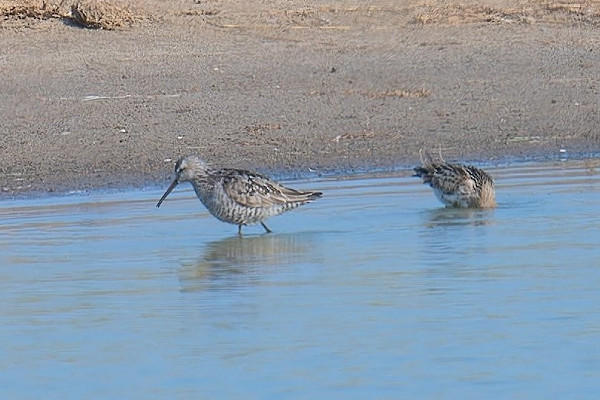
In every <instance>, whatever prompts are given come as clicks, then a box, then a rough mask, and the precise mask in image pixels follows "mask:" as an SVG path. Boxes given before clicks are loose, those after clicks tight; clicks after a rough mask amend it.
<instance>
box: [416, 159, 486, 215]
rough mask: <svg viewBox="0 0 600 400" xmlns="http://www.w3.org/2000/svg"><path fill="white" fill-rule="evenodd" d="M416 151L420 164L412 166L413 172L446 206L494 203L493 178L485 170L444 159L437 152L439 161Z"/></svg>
mask: <svg viewBox="0 0 600 400" xmlns="http://www.w3.org/2000/svg"><path fill="white" fill-rule="evenodd" d="M419 154H420V156H421V163H422V165H421V166H420V167H416V168H415V169H414V171H415V175H414V176H418V177H420V178H422V179H423V183H426V184H429V186H431V188H432V189H433V192H434V193H435V195H436V196H437V198H438V199H439V200H440V201H441V202H442V203H444V204H445V205H446V207H458V208H494V207H496V194H495V189H494V179H493V178H492V177H491V176H490V175H489V174H488V173H487V172H485V171H483V170H482V169H479V168H476V167H474V166H472V165H464V164H450V163H447V162H446V161H444V159H443V158H442V155H441V153H440V160H439V161H434V160H433V157H431V155H430V154H429V153H426V152H423V150H421V151H420V152H419Z"/></svg>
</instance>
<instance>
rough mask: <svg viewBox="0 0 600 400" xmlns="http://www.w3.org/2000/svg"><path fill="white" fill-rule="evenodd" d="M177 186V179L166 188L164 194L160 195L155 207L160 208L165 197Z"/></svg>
mask: <svg viewBox="0 0 600 400" xmlns="http://www.w3.org/2000/svg"><path fill="white" fill-rule="evenodd" d="M178 184H179V182H178V181H177V179H175V180H174V181H173V182H172V183H171V185H170V186H169V187H168V188H167V191H166V192H165V194H163V195H162V197H161V198H160V200H159V201H158V203H156V207H157V208H158V207H160V205H161V204H162V202H163V201H165V199H166V198H167V196H168V195H169V193H171V192H172V191H173V189H175V186H177V185H178Z"/></svg>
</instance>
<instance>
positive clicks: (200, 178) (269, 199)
mask: <svg viewBox="0 0 600 400" xmlns="http://www.w3.org/2000/svg"><path fill="white" fill-rule="evenodd" d="M181 182H190V183H191V184H192V186H193V187H194V191H195V192H196V195H197V196H198V198H199V199H200V201H201V202H202V204H204V206H205V207H206V208H207V209H208V211H209V212H210V213H211V214H212V215H214V216H215V217H216V218H218V219H219V220H221V221H223V222H228V223H230V224H235V225H237V226H238V235H240V236H241V235H242V226H243V225H250V224H255V223H258V222H260V224H261V225H262V226H263V228H265V231H266V232H267V233H271V232H272V231H271V230H270V229H269V228H268V227H267V225H265V223H264V222H263V221H264V220H266V219H267V218H269V217H272V216H274V215H279V214H281V213H283V212H285V211H288V210H291V209H293V208H296V207H298V206H300V205H302V204H306V203H309V202H311V201H313V200H315V199H317V198H319V197H321V196H322V195H323V193H321V192H301V191H298V190H294V189H290V188H287V187H285V186H283V185H281V184H279V183H277V182H275V181H273V180H271V179H269V178H267V177H266V176H263V175H259V174H257V173H254V172H250V171H244V170H240V169H232V168H224V169H219V170H215V169H212V168H210V167H209V166H208V165H207V164H206V163H205V162H204V161H203V160H202V159H201V158H200V157H198V156H187V157H183V158H180V159H179V161H177V164H175V180H174V181H173V183H171V185H170V186H169V187H168V188H167V191H166V192H165V194H163V196H162V197H161V198H160V200H159V201H158V204H156V207H160V205H161V203H162V202H163V201H164V200H165V199H166V198H167V196H168V195H169V193H171V191H173V189H175V186H177V185H178V184H179V183H181Z"/></svg>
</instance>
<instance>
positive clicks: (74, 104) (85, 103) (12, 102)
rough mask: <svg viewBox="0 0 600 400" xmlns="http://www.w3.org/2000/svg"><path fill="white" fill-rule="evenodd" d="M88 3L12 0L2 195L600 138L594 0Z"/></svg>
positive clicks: (550, 146) (575, 148)
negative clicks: (212, 168)
mask: <svg viewBox="0 0 600 400" xmlns="http://www.w3.org/2000/svg"><path fill="white" fill-rule="evenodd" d="M17 3H18V4H17ZM93 3H94V2H93V1H87V2H75V1H73V2H67V1H62V2H55V3H52V2H36V1H34V0H32V1H30V2H10V1H7V0H0V13H1V14H0V15H2V16H3V19H2V20H0V24H1V28H0V47H1V49H2V52H1V54H0V66H1V69H2V72H3V79H2V80H1V81H0V112H1V115H2V118H1V119H0V131H1V135H2V138H1V139H0V154H1V155H2V157H0V188H1V191H2V192H1V194H0V196H4V197H9V196H14V195H19V194H22V193H26V192H34V191H35V192H61V191H68V190H81V189H90V188H106V187H123V186H136V187H139V186H145V185H152V184H157V183H158V184H160V183H163V182H166V180H167V179H169V177H170V176H171V172H172V165H173V163H174V161H175V160H176V159H177V158H178V157H179V156H181V155H184V154H190V153H197V154H200V155H202V156H203V157H204V158H206V159H207V160H208V161H210V162H212V163H214V164H215V165H217V166H222V165H228V166H236V167H241V168H251V169H255V170H259V171H263V172H277V173H278V174H279V175H281V176H285V175H287V176H295V175H303V174H307V175H309V176H310V174H318V173H320V172H332V171H350V172H351V171H354V170H364V169H369V168H378V169H381V168H383V169H386V168H390V169H391V168H397V167H402V166H407V167H408V166H410V165H412V164H414V163H416V162H417V160H418V150H419V148H421V147H430V148H434V149H437V148H438V147H439V146H441V147H442V149H443V152H444V155H445V157H446V158H447V159H452V160H466V161H474V162H490V163H495V162H498V161H503V160H507V159H510V160H522V159H529V158H532V157H535V158H538V159H553V158H558V157H561V156H563V155H565V153H566V154H567V155H569V154H573V155H577V156H585V155H586V154H594V153H597V152H598V149H599V143H600V133H599V132H598V126H600V102H599V101H598V99H599V96H600V87H599V84H598V77H600V45H599V44H600V41H599V39H598V37H597V29H598V25H599V23H600V13H599V12H598V6H597V5H594V3H590V4H587V3H577V4H568V3H557V4H549V3H547V2H541V1H540V2H518V1H514V2H511V1H504V2H490V3H489V5H486V4H485V3H482V2H477V3H475V2H471V3H469V2H461V3H456V4H452V3H448V2H445V1H444V2H441V1H440V2H430V1H429V2H417V3H415V2H408V1H407V2H403V1H394V2H392V1H387V0H381V1H372V2H370V3H369V5H368V6H365V5H362V3H361V2H350V1H342V2H339V1H335V2H334V1H316V2H312V3H311V5H306V3H305V2H298V4H296V5H294V4H290V2H284V1H277V0H273V1H270V2H261V3H260V4H258V5H257V4H254V5H252V7H249V5H248V4H249V3H248V2H245V1H226V0H207V1H201V2H200V1H191V0H190V1H187V0H180V1H174V2H168V4H164V3H167V2H161V1H158V0H157V1H153V0H140V1H130V2H125V1H121V2H119V1H117V2H112V3H110V4H111V7H112V8H110V10H112V11H111V12H112V13H113V14H111V15H110V18H112V19H109V18H108V16H106V17H105V18H104V19H103V14H93V13H88V14H86V12H85V8H82V7H84V6H88V7H90V4H91V5H92V6H93ZM17 5H18V6H19V7H21V6H23V5H26V6H28V7H30V8H29V9H25V10H24V9H22V8H15V7H17ZM53 5H54V6H55V7H54V8H52V7H53ZM10 7H13V8H10ZM36 7H37V8H36ZM42 7H45V8H43V9H42ZM77 7H79V8H77ZM77 9H79V10H84V11H83V12H80V15H79V16H77V14H73V10H77ZM36 10H37V11H36ZM40 10H42V11H44V10H45V11H44V12H42V11H40ZM115 10H116V11H115ZM120 10H121V11H122V12H123V19H122V20H119V15H120V14H119V12H120ZM38 11H39V12H38ZM96 12H98V11H97V10H96ZM115 13H116V14H115ZM81 14H83V16H82V15H81ZM86 15H88V16H87V17H86ZM115 15H116V16H115ZM85 18H87V19H88V20H89V21H90V22H91V21H93V22H94V24H87V23H86V21H87V20H86V19H85ZM115 18H116V20H115ZM99 21H100V22H99ZM101 21H111V22H110V25H106V26H103V25H102V22H101ZM115 21H116V22H115ZM88 25H89V26H88ZM90 28H96V29H90ZM97 28H100V29H97Z"/></svg>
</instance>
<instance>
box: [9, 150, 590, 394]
mask: <svg viewBox="0 0 600 400" xmlns="http://www.w3.org/2000/svg"><path fill="white" fill-rule="evenodd" d="M489 171H490V172H491V173H492V174H493V175H494V176H495V177H496V181H497V196H498V208H497V209H495V210H487V211H481V210H475V211H474V210H451V209H444V208H442V207H441V204H439V203H438V202H437V200H436V199H435V197H434V195H433V194H432V192H431V191H430V190H429V189H428V188H427V187H426V186H424V185H421V184H420V183H419V181H418V180H416V179H415V178H411V177H408V176H373V177H356V178H352V179H326V180H314V181H308V182H292V183H290V184H291V185H293V186H295V187H298V188H306V189H308V188H311V189H319V190H322V191H324V193H325V196H324V197H323V198H322V199H319V200H318V201H316V202H315V203H313V204H310V205H308V206H306V207H302V208H299V209H297V210H294V211H292V212H289V213H287V214H285V215H283V216H280V217H276V218H273V219H271V220H270V221H269V226H270V227H271V228H272V229H273V230H274V233H273V234H270V235H263V234H262V227H260V226H258V227H256V226H255V227H247V228H245V232H246V233H247V235H246V236H245V237H244V238H242V239H240V238H238V237H237V236H236V232H237V227H235V226H233V225H228V224H224V223H221V222H219V221H217V220H216V219H214V218H212V217H210V216H209V215H208V213H207V212H206V211H205V209H204V208H203V207H202V206H201V204H200V203H199V202H198V200H197V199H196V198H195V197H194V195H193V192H192V191H191V190H190V189H189V188H188V189H184V188H179V189H178V190H177V191H176V192H174V193H173V194H172V195H171V196H170V197H169V199H167V201H166V202H165V203H164V204H163V206H162V207H161V208H160V209H156V207H155V204H156V201H157V200H158V198H159V197H160V195H161V194H162V192H161V191H135V192H125V193H112V194H93V195H88V196H66V197H55V198H46V199H37V200H28V201H23V200H20V201H3V202H0V221H1V224H0V285H1V290H0V302H1V304H2V305H3V307H2V308H1V309H0V357H1V359H2V362H1V363H0V397H1V398H7V399H9V398H10V399H33V398H44V399H61V400H66V399H82V398H86V399H91V398H98V399H100V398H102V399H105V398H126V399H167V398H168V399H190V398H194V399H308V398H323V399H398V398H416V399H457V398H485V399H491V398H497V399H506V398H511V399H519V398H523V399H531V398H577V399H595V398H597V393H598V391H599V390H600V349H599V346H598V343H600V290H599V289H598V288H599V287H600V268H599V267H598V260H599V259H600V250H599V248H598V241H599V239H600V234H599V233H600V232H599V228H598V227H599V223H600V218H599V217H598V198H599V192H600V175H599V174H598V172H597V171H596V169H595V166H594V162H593V161H587V162H571V161H569V162H562V163H557V164H544V165H540V164H532V165H525V166H524V165H520V166H515V167H504V168H496V169H490V170H489Z"/></svg>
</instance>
